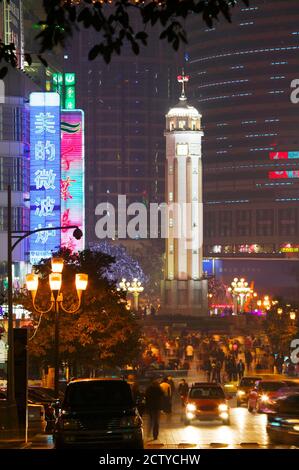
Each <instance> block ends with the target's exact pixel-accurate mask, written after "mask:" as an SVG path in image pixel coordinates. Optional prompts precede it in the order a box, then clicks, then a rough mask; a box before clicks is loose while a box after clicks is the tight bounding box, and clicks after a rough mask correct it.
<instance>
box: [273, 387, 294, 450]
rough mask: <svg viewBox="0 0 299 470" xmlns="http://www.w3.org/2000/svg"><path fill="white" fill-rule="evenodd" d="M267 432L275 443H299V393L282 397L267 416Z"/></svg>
mask: <svg viewBox="0 0 299 470" xmlns="http://www.w3.org/2000/svg"><path fill="white" fill-rule="evenodd" d="M267 421H268V422H267V433H268V436H269V438H270V440H271V442H273V443H279V444H292V445H297V446H298V445H299V393H298V392H296V393H293V394H288V395H286V396H284V397H280V398H278V399H277V400H276V402H275V403H274V404H273V406H272V412H271V413H269V414H268V416H267Z"/></svg>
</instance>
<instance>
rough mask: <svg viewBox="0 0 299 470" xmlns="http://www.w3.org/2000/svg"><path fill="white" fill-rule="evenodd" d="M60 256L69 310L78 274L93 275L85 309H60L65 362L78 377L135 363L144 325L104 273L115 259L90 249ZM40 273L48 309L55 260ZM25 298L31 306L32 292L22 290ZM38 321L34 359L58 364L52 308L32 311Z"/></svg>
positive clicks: (31, 344) (32, 345)
mask: <svg viewBox="0 0 299 470" xmlns="http://www.w3.org/2000/svg"><path fill="white" fill-rule="evenodd" d="M58 255H59V256H62V257H63V258H64V261H65V265H64V270H63V284H62V292H63V296H64V302H65V303H66V305H67V306H68V308H71V307H72V306H74V305H75V303H76V301H77V299H76V293H75V288H74V285H73V284H74V275H75V273H76V272H84V273H87V274H88V277H89V280H88V289H87V291H86V293H85V298H84V303H83V306H82V308H81V309H80V311H79V312H78V313H75V314H67V313H64V312H61V313H60V357H61V361H62V362H65V363H67V364H68V365H69V366H70V367H71V370H72V373H73V375H78V374H80V375H82V374H84V375H85V374H88V373H89V372H90V371H91V370H92V369H100V368H103V367H122V366H125V365H126V364H129V363H130V364H132V363H134V361H135V360H136V359H138V354H139V351H140V341H139V339H140V330H139V327H138V325H137V323H136V321H135V320H134V318H133V317H132V316H131V313H130V312H128V310H127V309H126V300H125V297H124V295H123V294H122V293H119V292H118V291H117V290H116V286H115V284H114V283H112V282H110V281H108V280H107V278H105V277H104V275H103V273H104V272H105V270H106V269H107V268H108V267H109V265H110V264H111V263H112V262H113V258H111V257H110V256H108V255H106V254H103V253H101V252H94V251H90V250H84V251H82V252H80V253H78V254H71V253H70V251H69V250H65V249H64V250H61V251H60V252H59V253H58ZM35 271H36V272H37V273H38V274H39V276H40V287H39V292H40V293H38V295H37V303H38V304H39V305H41V306H42V307H43V308H44V309H45V308H46V307H47V306H49V295H50V293H49V287H48V281H47V278H48V274H49V273H50V271H51V265H50V260H43V261H42V262H41V263H40V264H39V265H37V266H36V267H35ZM20 300H22V303H23V305H24V306H25V307H26V308H28V309H30V305H31V300H30V298H29V295H28V294H27V295H26V294H23V296H22V299H18V301H20ZM33 319H34V323H35V326H36V327H37V329H36V330H35V331H34V333H33V334H32V336H31V338H32V339H31V341H30V342H29V355H30V359H31V361H32V362H33V363H34V364H35V365H38V366H39V367H41V366H47V365H53V364H54V314H53V312H50V313H48V314H44V315H43V316H42V318H40V315H39V314H37V313H33Z"/></svg>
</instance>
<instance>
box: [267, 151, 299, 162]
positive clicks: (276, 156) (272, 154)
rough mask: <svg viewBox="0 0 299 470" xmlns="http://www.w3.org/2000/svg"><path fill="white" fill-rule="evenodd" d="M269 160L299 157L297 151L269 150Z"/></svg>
mask: <svg viewBox="0 0 299 470" xmlns="http://www.w3.org/2000/svg"><path fill="white" fill-rule="evenodd" d="M269 156H270V159H271V160H289V159H292V158H299V152H270V153H269Z"/></svg>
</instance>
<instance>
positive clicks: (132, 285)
mask: <svg viewBox="0 0 299 470" xmlns="http://www.w3.org/2000/svg"><path fill="white" fill-rule="evenodd" d="M117 290H118V291H120V290H123V291H125V292H130V293H131V294H133V298H134V310H135V312H138V298H139V294H140V293H141V292H143V291H144V287H143V286H142V285H141V282H140V281H138V279H137V278H134V279H133V281H132V282H129V281H127V280H126V279H125V278H123V279H122V280H121V282H120V283H119V287H118V288H117Z"/></svg>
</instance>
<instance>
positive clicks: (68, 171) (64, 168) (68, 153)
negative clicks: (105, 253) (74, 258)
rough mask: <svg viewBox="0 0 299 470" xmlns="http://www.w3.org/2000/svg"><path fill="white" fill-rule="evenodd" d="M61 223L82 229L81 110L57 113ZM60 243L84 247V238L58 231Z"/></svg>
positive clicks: (82, 141) (68, 246) (82, 126)
mask: <svg viewBox="0 0 299 470" xmlns="http://www.w3.org/2000/svg"><path fill="white" fill-rule="evenodd" d="M60 189H61V225H78V227H80V229H81V230H82V231H83V233H84V113H83V111H81V110H74V111H66V110H65V111H62V113H61V181H60ZM61 245H62V246H63V247H65V248H69V249H70V250H71V251H73V252H77V251H80V250H83V249H84V238H83V237H82V238H81V239H80V240H75V238H74V237H73V236H72V233H71V232H70V231H68V230H65V231H63V230H62V232H61Z"/></svg>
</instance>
